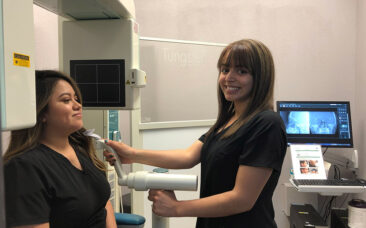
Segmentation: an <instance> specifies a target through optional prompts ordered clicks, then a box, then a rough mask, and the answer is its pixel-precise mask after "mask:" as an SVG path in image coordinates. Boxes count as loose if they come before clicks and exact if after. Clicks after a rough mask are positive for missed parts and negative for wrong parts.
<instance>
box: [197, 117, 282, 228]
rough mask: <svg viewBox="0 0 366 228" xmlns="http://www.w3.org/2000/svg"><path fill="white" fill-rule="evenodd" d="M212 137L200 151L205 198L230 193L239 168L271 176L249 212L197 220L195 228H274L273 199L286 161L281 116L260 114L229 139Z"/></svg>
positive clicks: (202, 186) (214, 135)
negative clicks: (268, 171) (263, 169)
mask: <svg viewBox="0 0 366 228" xmlns="http://www.w3.org/2000/svg"><path fill="white" fill-rule="evenodd" d="M227 130H228V128H226V129H224V130H223V131H221V132H220V133H217V134H211V135H210V136H209V137H208V138H207V139H206V140H205V135H203V136H201V138H200V140H201V141H202V142H204V144H203V147H202V151H201V193H200V197H201V198H203V197H208V196H212V195H215V194H220V193H223V192H226V191H231V190H232V189H233V188H234V185H235V178H236V174H237V171H238V168H239V165H246V166H254V167H268V168H272V169H273V172H272V175H271V176H270V178H269V180H268V181H267V183H266V185H265V186H264V188H263V190H262V192H261V194H260V195H259V197H258V199H257V201H256V203H255V205H254V206H253V208H252V209H251V210H250V211H247V212H244V213H240V214H236V215H231V216H226V217H219V218H198V219H197V225H196V227H197V228H239V227H240V228H258V227H260V228H273V227H277V226H276V223H275V221H274V209H273V204H272V195H273V192H274V190H275V188H276V185H277V182H278V178H279V176H280V173H281V167H282V163H283V159H284V157H285V153H286V149H287V142H286V133H285V127H284V124H283V122H282V119H281V118H280V116H279V115H278V114H277V113H275V112H273V111H269V110H268V111H263V112H261V113H259V114H257V115H256V116H254V117H253V118H252V119H251V120H250V121H248V122H247V123H246V124H244V125H243V126H242V127H241V128H239V129H238V130H237V131H236V132H235V133H234V134H233V135H231V136H230V137H228V138H225V139H220V137H221V136H222V134H224V132H226V131H227Z"/></svg>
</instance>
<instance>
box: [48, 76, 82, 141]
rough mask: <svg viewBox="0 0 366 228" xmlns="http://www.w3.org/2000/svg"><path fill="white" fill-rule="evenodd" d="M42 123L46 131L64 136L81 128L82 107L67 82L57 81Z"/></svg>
mask: <svg viewBox="0 0 366 228" xmlns="http://www.w3.org/2000/svg"><path fill="white" fill-rule="evenodd" d="M42 121H43V122H45V124H46V130H47V131H53V132H57V133H60V134H65V135H70V134H71V133H73V132H75V131H77V130H79V129H80V128H82V127H83V119H82V106H81V104H80V103H79V98H78V97H77V96H76V94H75V91H74V89H73V88H72V86H71V85H70V84H69V83H68V82H66V81H64V80H59V81H57V83H56V85H55V87H54V89H53V92H52V95H51V97H50V99H49V102H48V108H47V111H46V113H45V115H44V117H43V118H42Z"/></svg>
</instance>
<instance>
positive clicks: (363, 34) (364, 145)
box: [353, 0, 366, 199]
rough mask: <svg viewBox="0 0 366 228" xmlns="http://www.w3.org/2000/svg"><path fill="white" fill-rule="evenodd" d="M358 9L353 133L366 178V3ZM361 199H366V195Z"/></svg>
mask: <svg viewBox="0 0 366 228" xmlns="http://www.w3.org/2000/svg"><path fill="white" fill-rule="evenodd" d="M357 9H358V10H357V15H358V17H357V22H358V24H357V45H356V47H357V62H356V66H357V67H356V69H357V71H356V80H355V91H356V112H355V116H356V124H354V125H353V126H354V131H353V132H354V135H355V138H356V142H357V148H358V151H359V154H360V170H359V175H360V176H361V177H363V178H366V116H365V113H366V100H365V98H366V90H365V88H366V64H365V59H366V28H365V27H366V2H365V1H363V0H358V6H357ZM360 197H361V198H363V199H366V194H362V195H360Z"/></svg>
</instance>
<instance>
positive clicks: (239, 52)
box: [217, 44, 253, 74]
mask: <svg viewBox="0 0 366 228" xmlns="http://www.w3.org/2000/svg"><path fill="white" fill-rule="evenodd" d="M251 60H252V57H251V55H250V53H249V50H248V48H246V47H245V46H243V45H241V44H234V45H232V46H228V47H227V48H226V49H224V51H223V52H222V53H221V56H220V58H219V61H218V62H217V68H218V69H219V70H220V69H221V67H223V66H225V67H230V66H234V67H244V68H245V69H247V70H248V71H249V73H251V74H252V73H253V69H252V67H251V66H253V63H252V61H251Z"/></svg>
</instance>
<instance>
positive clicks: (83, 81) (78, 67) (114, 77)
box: [70, 59, 126, 108]
mask: <svg viewBox="0 0 366 228" xmlns="http://www.w3.org/2000/svg"><path fill="white" fill-rule="evenodd" d="M70 75H71V77H72V78H73V79H74V80H75V81H76V83H77V84H78V86H79V88H80V91H81V95H82V97H83V106H84V107H95V108H97V107H98V108H99V107H125V106H126V96H125V95H126V93H125V61H124V60H123V59H113V60H71V61H70Z"/></svg>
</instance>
